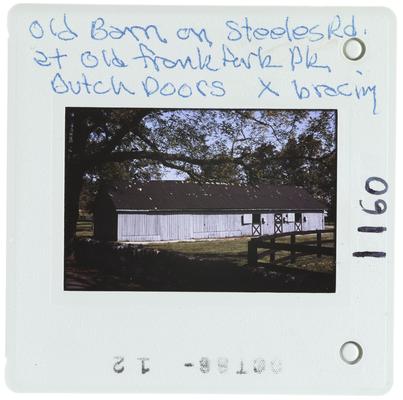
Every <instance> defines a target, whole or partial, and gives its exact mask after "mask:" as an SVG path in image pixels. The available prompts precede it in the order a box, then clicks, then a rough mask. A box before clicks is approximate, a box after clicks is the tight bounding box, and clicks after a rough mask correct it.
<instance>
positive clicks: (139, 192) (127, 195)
mask: <svg viewBox="0 0 403 400" xmlns="http://www.w3.org/2000/svg"><path fill="white" fill-rule="evenodd" d="M108 194H109V196H110V198H111V199H112V201H113V203H114V206H115V208H116V209H117V210H128V211H129V210H133V211H137V210H148V211H150V210H151V211H157V210H158V211H168V210H169V211H171V210H172V211H179V210H189V211H191V210H199V211H203V210H206V211H208V210H210V211H212V210H306V211H309V210H312V211H313V210H324V209H325V208H326V206H325V205H324V204H323V203H321V202H320V201H318V200H316V199H314V198H313V197H312V196H311V195H310V194H309V193H308V192H307V191H306V190H304V189H302V188H300V187H295V186H274V185H269V184H260V185H258V186H247V185H237V184H214V183H210V184H202V185H201V184H197V183H185V182H182V181H151V182H147V183H139V184H136V185H130V186H129V187H128V186H125V187H123V186H118V187H114V188H113V189H111V190H109V191H108Z"/></svg>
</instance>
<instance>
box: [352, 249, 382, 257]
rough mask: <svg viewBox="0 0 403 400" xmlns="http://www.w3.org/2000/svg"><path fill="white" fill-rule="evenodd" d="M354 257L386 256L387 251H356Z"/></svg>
mask: <svg viewBox="0 0 403 400" xmlns="http://www.w3.org/2000/svg"><path fill="white" fill-rule="evenodd" d="M353 257H375V258H383V257H386V253H385V252H384V251H355V252H354V253H353Z"/></svg>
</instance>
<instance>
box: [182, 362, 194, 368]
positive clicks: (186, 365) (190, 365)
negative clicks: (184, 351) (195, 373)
mask: <svg viewBox="0 0 403 400" xmlns="http://www.w3.org/2000/svg"><path fill="white" fill-rule="evenodd" d="M184 365H185V367H193V364H192V363H190V362H189V363H185V364H184Z"/></svg>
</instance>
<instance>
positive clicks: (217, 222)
mask: <svg viewBox="0 0 403 400" xmlns="http://www.w3.org/2000/svg"><path fill="white" fill-rule="evenodd" d="M243 215H245V214H244V213H228V214H223V213H221V214H220V213H203V214H201V213H195V214H191V213H186V214H185V213H158V214H157V213H156V214H152V213H133V214H130V213H126V214H122V213H118V216H117V218H118V221H117V222H118V223H117V225H118V227H117V240H119V241H133V242H136V241H137V242H139V241H161V240H189V239H208V238H224V237H237V236H251V235H252V224H242V216H243ZM283 216H286V214H283ZM304 216H305V218H306V222H303V224H302V230H304V231H306V230H315V229H324V217H323V213H304V214H302V218H304ZM262 219H264V223H262V225H261V233H262V234H263V235H270V234H273V233H274V213H262V214H261V221H262ZM288 220H289V221H290V222H289V223H285V222H284V223H283V232H291V231H294V230H295V229H294V220H293V219H292V218H290V215H288Z"/></svg>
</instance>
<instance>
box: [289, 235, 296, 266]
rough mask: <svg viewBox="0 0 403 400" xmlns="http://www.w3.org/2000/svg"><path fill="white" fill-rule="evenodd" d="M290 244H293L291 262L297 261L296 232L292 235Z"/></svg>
mask: <svg viewBox="0 0 403 400" xmlns="http://www.w3.org/2000/svg"><path fill="white" fill-rule="evenodd" d="M290 245H291V262H292V263H295V233H291V235H290Z"/></svg>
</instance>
